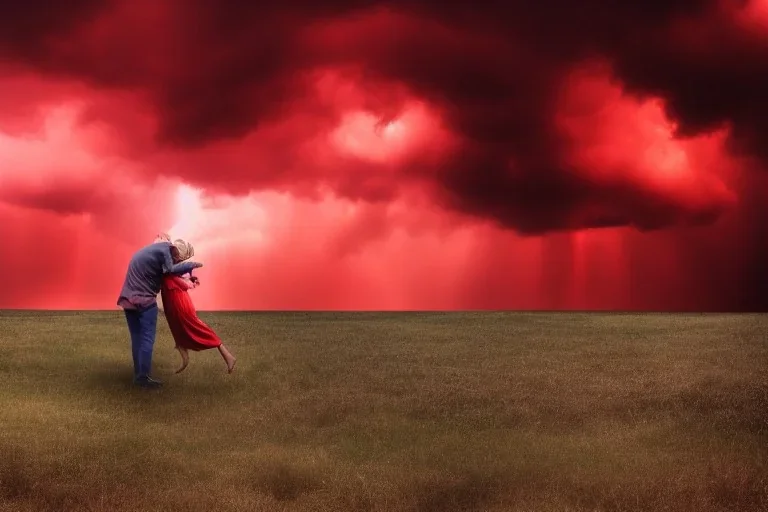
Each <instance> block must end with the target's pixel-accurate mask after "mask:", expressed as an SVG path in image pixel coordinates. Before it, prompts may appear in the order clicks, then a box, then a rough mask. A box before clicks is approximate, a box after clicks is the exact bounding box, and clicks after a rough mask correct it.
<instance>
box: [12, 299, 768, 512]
mask: <svg viewBox="0 0 768 512" xmlns="http://www.w3.org/2000/svg"><path fill="white" fill-rule="evenodd" d="M201 316H203V318H204V319H206V320H207V321H208V322H209V323H210V324H211V325H212V326H213V327H214V328H215V329H217V331H218V332H219V333H220V334H221V335H222V337H223V338H224V339H225V341H226V342H227V344H228V345H229V346H230V348H231V349H232V351H233V352H234V353H235V355H236V356H237V357H238V367H237V370H236V372H235V374H233V375H227V374H226V373H225V367H224V363H223V362H222V360H221V359H220V357H219V356H218V354H217V353H216V352H215V351H208V352H203V353H197V354H192V361H191V364H190V367H189V368H188V370H187V371H186V372H185V373H183V374H181V375H178V376H175V375H173V370H174V369H175V368H176V366H177V364H178V360H177V358H178V356H177V354H176V352H175V351H174V350H173V343H172V341H171V338H170V335H169V332H168V329H167V326H166V325H165V322H164V320H163V319H162V317H161V318H160V321H159V329H158V339H157V344H156V348H155V375H156V376H157V377H159V378H161V379H162V380H164V381H165V382H166V385H165V387H164V388H163V389H161V390H144V389H135V388H133V387H132V386H131V384H130V381H131V372H132V369H131V361H130V359H131V356H130V347H129V341H128V335H127V330H126V327H125V325H124V319H123V317H122V316H121V314H120V313H119V312H99V313H39V312H35V313H33V312H0V347H1V350H2V352H1V354H2V355H0V377H2V385H0V510H9V511H10V510H13V511H24V510H35V511H38V510H39V511H48V510H50V511H63V510H99V511H101V510H104V511H121V510H126V511H127V510H131V511H136V510H148V511H149V510H152V511H162V510H189V511H209V510H210V511H240V510H243V511H244V510H307V511H310V510H311V511H323V510H339V511H364V510H378V511H389V510H392V511H400V510H403V511H434V512H438V511H453V510H488V511H501V510H509V511H544V512H547V511H675V512H679V511H697V512H708V511H720V510H733V511H744V512H746V511H755V510H768V338H767V335H768V316H761V315H671V314H670V315H662V314H659V315H651V314H649V315H623V314H586V313H585V314H576V313H574V314H565V313H563V314H557V313H552V314H550V313H531V314H524V313H456V314H452V313H400V314H395V313H391V314H390V313H202V314H201Z"/></svg>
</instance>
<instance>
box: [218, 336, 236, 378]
mask: <svg viewBox="0 0 768 512" xmlns="http://www.w3.org/2000/svg"><path fill="white" fill-rule="evenodd" d="M219 354H221V357H223V358H224V362H225V363H227V373H232V371H233V370H234V369H235V363H236V362H237V359H235V356H233V355H232V353H231V352H230V351H229V350H227V347H225V346H224V344H223V343H222V344H221V345H219Z"/></svg>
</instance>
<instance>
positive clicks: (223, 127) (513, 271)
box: [0, 0, 768, 310]
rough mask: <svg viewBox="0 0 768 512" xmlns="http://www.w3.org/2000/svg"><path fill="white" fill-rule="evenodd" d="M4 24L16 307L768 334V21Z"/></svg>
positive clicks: (7, 210)
mask: <svg viewBox="0 0 768 512" xmlns="http://www.w3.org/2000/svg"><path fill="white" fill-rule="evenodd" d="M38 4H39V2H27V3H25V4H23V5H22V4H19V6H18V7H14V8H13V9H9V8H8V7H0V62H3V66H2V67H0V236H2V240H3V249H4V250H3V251H2V252H0V263H1V264H2V266H3V268H4V269H5V271H6V277H5V279H4V285H3V287H2V288H1V289H0V290H1V291H0V308H11V307H18V308H73V309H74V308H113V307H115V306H114V303H115V300H116V295H117V293H118V290H119V286H120V284H121V282H122V279H123V275H124V274H123V273H124V271H125V265H126V263H127V260H128V258H129V257H130V255H131V253H132V251H133V250H135V249H136V248H137V247H138V246H140V245H141V244H144V243H147V242H149V241H151V240H152V238H153V237H154V235H155V233H157V232H158V231H169V232H170V233H171V235H172V236H174V237H186V238H188V239H189V240H190V241H192V242H193V243H194V244H195V246H196V253H197V256H199V259H200V260H202V261H203V262H204V263H205V264H206V266H205V267H204V268H203V269H201V271H200V277H201V280H202V281H203V286H202V287H201V288H200V289H198V290H195V292H194V294H195V300H196V302H197V304H198V306H199V307H201V308H203V309H485V308H490V309H507V308H512V309H561V308H565V309H574V308H575V309H641V310H765V309H766V308H767V307H768V295H766V292H765V291H764V290H765V289H766V287H765V284H766V283H765V279H766V273H765V271H764V270H763V269H764V265H765V260H766V257H768V248H767V247H766V242H765V241H764V240H765V236H764V233H763V231H762V230H763V228H762V226H764V225H766V222H767V221H768V219H766V216H767V215H766V213H767V212H768V206H766V204H768V203H767V202H766V192H768V177H766V175H765V161H766V158H768V152H766V149H765V148H766V147H768V138H766V137H767V136H766V134H768V121H766V120H768V100H766V96H765V91H766V90H768V72H767V71H765V70H764V69H763V68H762V67H760V66H759V64H758V63H760V62H768V25H766V23H765V20H766V19H768V18H766V16H765V13H766V12H768V11H766V8H765V5H766V4H765V2H761V1H758V0H753V1H751V2H742V3H739V2H724V1H720V0H712V1H703V0H702V1H697V0H674V1H669V2H655V1H651V2H646V3H644V4H643V5H644V7H643V8H642V9H641V8H639V7H636V6H632V5H629V4H626V3H616V2H607V1H606V0H590V1H589V2H587V4H586V5H584V6H581V7H579V8H578V9H577V8H575V7H574V4H573V3H567V2H557V1H555V0H544V1H542V2H537V3H532V2H522V3H521V2H515V3H512V4H508V5H504V4H500V3H498V2H491V3H483V2H481V3H479V4H477V5H476V6H475V7H473V8H472V9H467V8H464V7H461V6H452V5H453V4H451V5H448V6H446V5H445V4H442V3H431V2H428V1H426V0H415V1H410V0H409V1H404V0H393V1H391V2H380V3H378V4H376V5H374V4H371V3H365V4H361V3H357V2H352V1H348V0H345V1H339V0H336V1H333V2H330V3H324V4H317V3H311V2H302V1H299V0H291V1H289V2H288V4H285V5H283V6H282V7H275V6H264V5H255V4H254V5H252V6H248V5H246V4H242V5H240V4H238V6H234V7H233V6H227V7H224V6H219V4H216V3H214V2H208V1H205V0H188V1H184V2H182V1H180V0H174V1H169V2H150V1H148V0H142V1H129V0H78V1H76V2H71V5H68V7H67V8H66V9H52V10H51V9H50V8H48V9H47V10H46V11H45V14H44V15H41V14H40V12H41V10H40V9H41V7H40V5H38Z"/></svg>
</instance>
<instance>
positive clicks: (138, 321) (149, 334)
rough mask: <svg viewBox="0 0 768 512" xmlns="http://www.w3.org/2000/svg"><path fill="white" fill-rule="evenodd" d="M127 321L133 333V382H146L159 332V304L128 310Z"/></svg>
mask: <svg viewBox="0 0 768 512" xmlns="http://www.w3.org/2000/svg"><path fill="white" fill-rule="evenodd" d="M125 319H126V320H127V321H128V331H129V332H130V333H131V349H132V351H133V381H134V382H146V381H147V379H148V378H149V373H150V371H151V370H152V350H153V349H154V348H155V333H156V332H157V304H152V305H151V306H149V307H147V308H144V309H126V310H125Z"/></svg>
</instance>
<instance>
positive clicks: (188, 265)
mask: <svg viewBox="0 0 768 512" xmlns="http://www.w3.org/2000/svg"><path fill="white" fill-rule="evenodd" d="M202 266H203V264H202V263H198V262H196V261H182V262H181V263H176V264H174V263H173V258H172V257H171V244H168V245H167V246H166V248H165V250H164V251H163V274H178V275H182V274H186V273H187V272H192V270H194V269H196V268H200V267H202Z"/></svg>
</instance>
